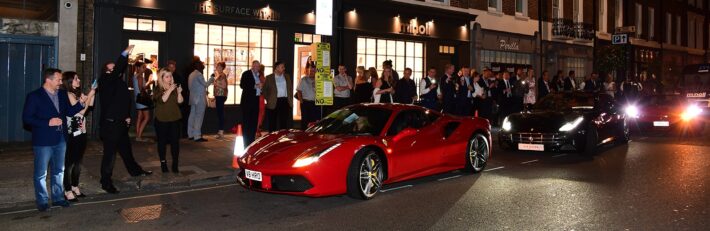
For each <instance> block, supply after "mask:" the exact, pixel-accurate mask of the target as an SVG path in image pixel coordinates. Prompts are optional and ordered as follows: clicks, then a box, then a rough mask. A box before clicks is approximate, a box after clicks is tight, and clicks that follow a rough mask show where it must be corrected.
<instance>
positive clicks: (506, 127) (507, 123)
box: [501, 117, 513, 132]
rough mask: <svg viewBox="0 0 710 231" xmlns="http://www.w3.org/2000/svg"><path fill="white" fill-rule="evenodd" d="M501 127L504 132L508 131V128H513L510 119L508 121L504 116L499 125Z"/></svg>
mask: <svg viewBox="0 0 710 231" xmlns="http://www.w3.org/2000/svg"><path fill="white" fill-rule="evenodd" d="M501 128H502V129H503V130H504V131H506V132H507V131H510V129H511V128H513V125H512V124H511V123H510V121H508V117H505V119H504V120H503V125H502V126H501Z"/></svg>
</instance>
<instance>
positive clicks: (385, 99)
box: [380, 80, 392, 103]
mask: <svg viewBox="0 0 710 231" xmlns="http://www.w3.org/2000/svg"><path fill="white" fill-rule="evenodd" d="M390 88H392V86H390V83H388V82H387V81H384V80H382V85H381V86H380V90H387V89H390ZM380 103H392V95H391V94H390V93H382V94H380Z"/></svg>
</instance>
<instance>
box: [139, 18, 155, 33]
mask: <svg viewBox="0 0 710 231" xmlns="http://www.w3.org/2000/svg"><path fill="white" fill-rule="evenodd" d="M138 30H142V31H152V30H153V20H150V19H142V18H141V19H138Z"/></svg>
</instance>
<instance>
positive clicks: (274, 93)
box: [262, 61, 293, 132]
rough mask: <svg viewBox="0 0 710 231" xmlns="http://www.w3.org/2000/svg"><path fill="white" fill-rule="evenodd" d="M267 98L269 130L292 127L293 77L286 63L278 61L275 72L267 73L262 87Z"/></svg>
mask: <svg viewBox="0 0 710 231" xmlns="http://www.w3.org/2000/svg"><path fill="white" fill-rule="evenodd" d="M262 90H263V91H262V93H263V94H264V99H265V100H266V111H267V112H266V114H267V118H268V121H269V132H273V131H278V130H281V129H290V128H291V120H292V118H293V117H292V116H291V115H292V113H293V110H292V108H293V97H291V96H292V95H293V79H291V76H290V75H288V74H287V73H286V65H285V64H284V63H283V62H281V61H277V62H276V63H275V64H274V73H273V74H270V75H267V76H266V80H265V82H264V88H263V89H262Z"/></svg>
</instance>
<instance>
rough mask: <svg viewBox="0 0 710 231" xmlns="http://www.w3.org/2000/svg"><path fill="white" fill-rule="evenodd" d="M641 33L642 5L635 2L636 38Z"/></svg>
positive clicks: (639, 36)
mask: <svg viewBox="0 0 710 231" xmlns="http://www.w3.org/2000/svg"><path fill="white" fill-rule="evenodd" d="M641 34H643V7H642V6H641V4H638V3H636V35H637V38H641Z"/></svg>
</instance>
